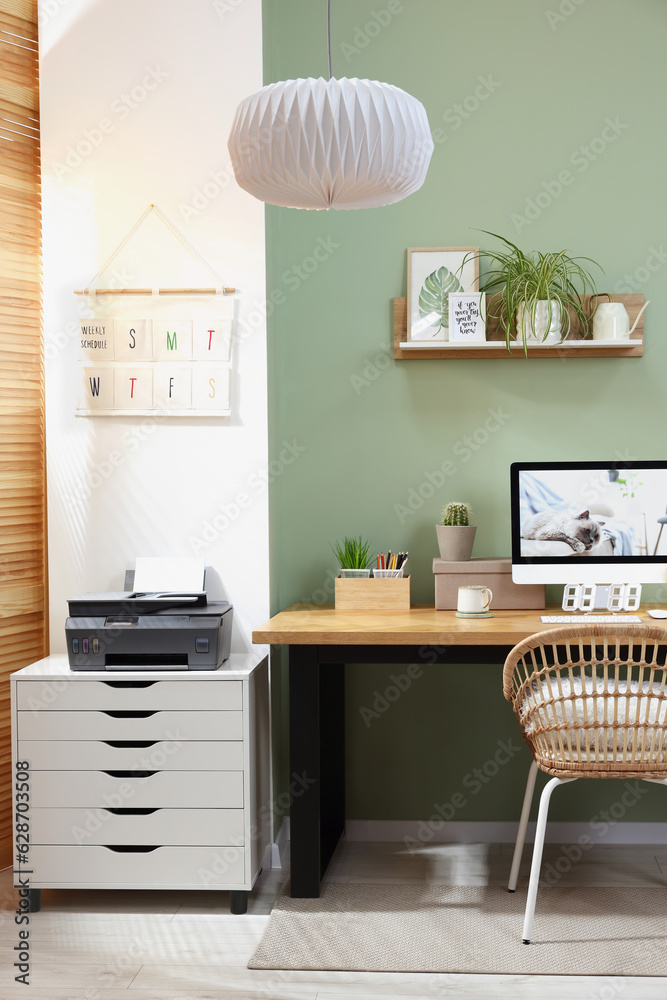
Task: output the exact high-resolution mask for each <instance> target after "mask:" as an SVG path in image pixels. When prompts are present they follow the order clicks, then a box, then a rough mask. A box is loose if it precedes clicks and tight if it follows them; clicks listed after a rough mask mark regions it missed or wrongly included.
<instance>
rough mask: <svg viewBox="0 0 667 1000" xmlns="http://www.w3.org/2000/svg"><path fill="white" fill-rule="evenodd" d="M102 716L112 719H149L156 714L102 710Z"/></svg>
mask: <svg viewBox="0 0 667 1000" xmlns="http://www.w3.org/2000/svg"><path fill="white" fill-rule="evenodd" d="M102 714H103V715H109V716H111V718H112V719H150V717H151V715H157V714H158V713H157V712H107V711H104V710H103V713H102Z"/></svg>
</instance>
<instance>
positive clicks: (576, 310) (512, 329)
mask: <svg viewBox="0 0 667 1000" xmlns="http://www.w3.org/2000/svg"><path fill="white" fill-rule="evenodd" d="M483 231H484V232H487V230H483ZM488 235H489V236H494V237H495V238H496V239H498V240H500V241H501V242H502V243H503V244H504V247H501V248H500V249H498V250H480V251H478V252H477V253H476V254H475V256H476V257H478V258H479V259H480V260H482V261H486V262H487V263H488V264H489V267H490V270H489V272H488V274H487V275H486V278H485V279H484V281H483V282H482V283H481V284H480V290H481V291H483V292H492V293H494V294H495V295H496V296H497V298H496V299H495V300H492V302H491V303H490V305H489V312H488V315H489V316H490V317H492V318H494V319H496V320H497V321H498V325H499V326H500V329H501V330H502V331H503V333H504V334H505V343H506V344H507V349H508V350H511V342H512V340H513V339H516V340H517V341H520V342H521V343H522V345H523V349H524V353H526V355H527V353H528V346H529V345H530V344H541V343H548V344H559V343H562V341H563V340H565V339H566V337H567V336H568V334H569V333H570V329H571V326H572V315H573V314H574V316H575V317H576V319H577V322H578V325H579V330H580V331H581V334H582V336H584V337H586V336H588V334H589V332H590V329H591V317H590V316H588V315H587V314H586V312H585V310H584V297H585V296H586V295H587V294H591V295H593V294H595V282H594V280H593V277H592V275H591V273H590V271H589V270H588V269H587V267H586V266H585V265H584V264H583V263H582V262H583V261H587V262H588V263H590V264H592V265H594V266H595V267H600V265H599V264H597V263H596V262H595V261H594V260H591V258H590V257H570V256H569V254H568V253H567V251H565V250H561V251H558V252H550V253H541V252H540V251H539V250H535V251H532V252H530V253H524V252H523V250H520V249H519V247H518V246H516V245H515V244H514V243H512V242H511V241H510V240H507V239H505V237H504V236H498V235H497V234H496V233H488ZM600 270H602V268H600Z"/></svg>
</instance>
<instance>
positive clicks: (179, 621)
mask: <svg viewBox="0 0 667 1000" xmlns="http://www.w3.org/2000/svg"><path fill="white" fill-rule="evenodd" d="M67 603H68V605H69V618H68V619H67V621H66V622H65V635H66V639H67V656H68V659H69V665H70V669H71V670H133V669H134V670H216V669H217V668H218V667H219V666H220V665H221V664H222V663H224V661H225V660H226V659H227V657H228V656H229V652H230V648H231V639H232V616H233V608H232V605H231V604H229V603H227V602H226V601H214V602H208V601H207V599H206V593H205V592H201V593H174V592H164V591H163V592H160V591H156V592H135V591H118V592H112V593H102V594H82V595H81V596H79V597H72V598H70V599H69V600H68V602H67Z"/></svg>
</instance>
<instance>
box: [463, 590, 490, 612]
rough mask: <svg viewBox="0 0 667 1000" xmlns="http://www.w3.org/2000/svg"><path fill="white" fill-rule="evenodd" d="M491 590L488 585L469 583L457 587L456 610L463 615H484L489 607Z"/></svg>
mask: <svg viewBox="0 0 667 1000" xmlns="http://www.w3.org/2000/svg"><path fill="white" fill-rule="evenodd" d="M492 599H493V591H491V590H489V588H488V587H482V586H480V585H478V584H474V583H473V584H470V585H466V586H465V587H459V597H458V601H457V604H456V610H457V611H460V612H461V614H465V615H486V614H488V611H489V608H490V607H491V601H492Z"/></svg>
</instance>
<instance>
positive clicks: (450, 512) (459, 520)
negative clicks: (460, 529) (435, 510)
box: [442, 501, 472, 528]
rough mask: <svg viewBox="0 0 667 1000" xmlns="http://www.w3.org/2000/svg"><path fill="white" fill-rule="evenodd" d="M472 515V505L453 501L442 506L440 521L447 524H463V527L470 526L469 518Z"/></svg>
mask: <svg viewBox="0 0 667 1000" xmlns="http://www.w3.org/2000/svg"><path fill="white" fill-rule="evenodd" d="M471 517H472V507H471V506H470V504H469V503H461V502H460V501H457V502H454V503H448V504H447V506H446V507H443V508H442V523H443V524H448V525H457V524H459V525H463V526H464V527H466V528H467V527H469V526H470V518H471Z"/></svg>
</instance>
